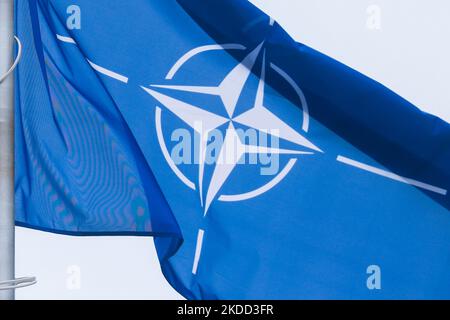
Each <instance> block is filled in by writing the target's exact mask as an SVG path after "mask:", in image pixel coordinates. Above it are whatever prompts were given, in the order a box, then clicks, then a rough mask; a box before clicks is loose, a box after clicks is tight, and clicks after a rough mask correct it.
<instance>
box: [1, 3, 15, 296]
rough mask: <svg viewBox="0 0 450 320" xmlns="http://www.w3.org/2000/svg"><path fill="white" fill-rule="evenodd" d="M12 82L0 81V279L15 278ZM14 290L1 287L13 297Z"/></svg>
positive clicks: (6, 17)
mask: <svg viewBox="0 0 450 320" xmlns="http://www.w3.org/2000/svg"><path fill="white" fill-rule="evenodd" d="M13 2H14V1H13V0H0V76H1V75H4V74H6V73H7V72H8V70H9V69H10V67H11V65H12V64H13V53H14V52H13V41H14V38H13V34H14V27H13V23H14V22H13V21H14V6H13ZM13 93H14V81H13V76H12V75H10V76H9V77H7V78H6V79H4V80H3V81H2V82H1V83H0V282H3V281H11V280H14V278H15V274H14V115H13V111H14V108H13V106H14V94H13ZM13 299H14V289H9V290H0V300H13Z"/></svg>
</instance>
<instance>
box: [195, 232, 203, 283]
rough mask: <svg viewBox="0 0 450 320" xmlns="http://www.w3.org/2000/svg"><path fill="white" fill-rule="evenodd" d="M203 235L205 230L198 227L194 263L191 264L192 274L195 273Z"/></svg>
mask: <svg viewBox="0 0 450 320" xmlns="http://www.w3.org/2000/svg"><path fill="white" fill-rule="evenodd" d="M204 235H205V231H204V230H202V229H199V230H198V235H197V246H196V247H195V257H194V265H193V266H192V274H197V269H198V262H199V260H200V255H201V253H202V247H203V236H204Z"/></svg>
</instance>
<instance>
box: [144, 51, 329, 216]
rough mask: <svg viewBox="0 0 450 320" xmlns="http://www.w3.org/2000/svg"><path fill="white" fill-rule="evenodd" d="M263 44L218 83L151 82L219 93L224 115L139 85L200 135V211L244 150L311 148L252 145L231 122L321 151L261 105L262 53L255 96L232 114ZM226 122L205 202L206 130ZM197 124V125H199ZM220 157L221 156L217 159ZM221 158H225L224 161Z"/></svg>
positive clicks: (276, 151)
mask: <svg viewBox="0 0 450 320" xmlns="http://www.w3.org/2000/svg"><path fill="white" fill-rule="evenodd" d="M262 46H263V44H262V43H261V44H260V45H259V46H258V47H257V48H256V49H254V50H253V51H252V52H251V53H250V54H249V55H247V57H245V58H244V60H243V61H242V62H241V63H239V64H238V65H237V66H236V67H235V68H234V69H233V70H231V72H230V73H229V74H228V75H227V76H226V77H225V79H224V80H223V81H222V82H221V84H220V85H219V86H217V87H210V86H180V85H152V86H151V87H152V88H163V89H171V90H177V91H184V92H193V93H200V94H208V95H216V96H219V97H220V98H221V100H222V102H223V104H224V106H225V109H226V111H227V114H228V117H229V118H225V117H222V116H220V115H217V114H215V113H212V112H209V111H206V110H204V109H201V108H199V107H196V106H194V105H191V104H188V103H186V102H183V101H180V100H178V99H175V98H172V97H170V96H167V95H165V94H162V93H160V92H158V91H155V90H153V89H150V88H145V87H142V88H143V89H144V90H145V91H146V92H147V93H149V94H150V95H151V96H153V97H154V98H155V99H156V100H158V101H159V102H160V103H161V104H163V105H164V106H165V107H166V108H167V109H168V110H170V111H171V112H172V113H174V114H175V115H176V116H177V117H179V118H180V119H181V120H182V121H184V122H185V123H186V124H187V125H188V126H190V127H191V128H192V129H194V130H195V131H196V132H197V133H199V134H200V136H201V139H200V141H201V145H200V147H199V152H200V155H199V160H200V161H199V175H198V186H199V194H200V200H201V204H202V206H204V214H205V215H206V213H207V212H208V209H209V207H210V205H211V203H212V202H213V201H214V199H215V198H216V196H217V194H218V193H219V191H220V189H221V188H222V186H223V185H224V184H225V182H226V181H227V179H228V177H229V176H230V174H231V173H232V171H233V170H234V168H235V167H236V165H237V164H238V163H239V160H240V159H241V157H242V156H243V155H244V154H246V153H257V154H297V155H298V154H312V152H304V151H295V150H286V149H279V148H268V147H263V146H254V145H246V144H243V143H242V142H241V140H240V138H239V136H238V133H237V132H236V130H235V127H234V125H233V123H234V122H235V123H239V124H242V125H245V126H247V127H250V128H253V129H256V130H258V131H261V132H265V133H268V134H270V135H274V136H277V137H279V138H282V139H285V140H287V141H290V142H293V143H295V144H297V145H299V146H302V147H306V148H308V149H311V150H314V151H318V152H322V151H321V150H320V149H319V148H318V147H316V146H315V145H314V144H312V143H311V142H310V141H309V140H307V139H306V138H305V137H303V136H302V135H301V134H299V133H298V132H297V131H295V130H294V129H293V128H291V127H290V126H288V125H287V124H286V123H285V122H283V121H282V120H281V119H280V118H278V117H277V116H275V115H274V114H273V113H271V112H270V111H269V110H268V109H267V108H265V107H264V89H265V54H264V56H263V61H262V69H261V76H260V80H259V84H258V90H257V94H256V100H255V104H254V106H253V108H251V109H250V110H248V111H246V112H244V113H242V114H240V115H238V116H235V115H234V113H235V109H236V106H237V103H238V100H239V98H240V96H241V93H242V91H243V89H244V86H245V84H246V82H247V80H248V78H249V77H250V74H251V72H252V69H253V67H254V65H255V62H256V60H257V58H258V56H259V54H260V52H261V49H262ZM227 122H228V123H229V124H228V129H227V130H226V135H225V138H224V142H223V144H222V147H221V150H220V152H219V156H218V158H217V159H219V161H216V164H215V168H214V170H213V174H212V178H211V181H210V183H209V187H208V190H207V192H206V200H205V204H204V203H203V184H204V183H203V175H204V167H205V156H206V147H207V143H208V135H209V133H210V132H211V131H212V130H214V129H217V128H218V127H220V126H222V125H223V124H225V123H227ZM199 124H200V126H199ZM220 159H222V160H220ZM223 159H226V160H225V161H224V160H223Z"/></svg>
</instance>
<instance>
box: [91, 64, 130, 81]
mask: <svg viewBox="0 0 450 320" xmlns="http://www.w3.org/2000/svg"><path fill="white" fill-rule="evenodd" d="M88 62H89V64H90V65H91V66H92V68H94V69H95V70H97V71H98V72H100V73H102V74H104V75H105V76H108V77H111V78H114V79H116V80H119V81H121V82H123V83H128V78H127V77H125V76H122V75H120V74H118V73H115V72H114V71H111V70H108V69H105V68H103V67H101V66H99V65H97V64H95V63H93V62H92V61H89V60H88Z"/></svg>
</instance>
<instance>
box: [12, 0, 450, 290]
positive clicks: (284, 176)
mask: <svg viewBox="0 0 450 320" xmlns="http://www.w3.org/2000/svg"><path fill="white" fill-rule="evenodd" d="M16 9H17V10H16V20H17V23H16V26H17V27H16V28H17V34H18V36H19V37H20V39H21V40H22V42H23V44H24V48H25V49H24V56H23V60H22V62H21V64H20V67H19V70H18V72H17V77H16V82H17V90H16V159H17V160H16V216H17V218H16V219H17V224H18V225H22V226H25V227H30V228H37V229H41V230H45V231H50V232H59V233H64V234H73V235H102V234H109V235H114V234H115V235H123V234H131V235H152V236H154V237H155V245H156V248H157V251H158V255H159V259H160V262H161V268H162V271H163V273H164V275H165V277H166V278H167V280H168V281H169V282H170V283H171V285H172V286H173V287H174V288H175V289H176V290H178V291H179V292H180V293H181V294H182V295H184V296H185V297H186V298H189V299H216V298H218V299H234V298H235V299H281V298H284V299H301V298H306V299H311V298H326V299H357V298H363V299H385V298H449V297H450V273H449V272H447V269H448V267H449V264H450V215H449V213H450V212H449V211H450V196H449V194H448V190H449V189H450V167H449V165H448V164H449V163H450V125H449V124H448V123H446V122H444V121H443V120H440V119H438V118H436V117H434V116H432V115H429V114H426V113H424V112H422V111H420V110H419V109H418V108H416V107H415V106H413V105H412V104H410V103H409V102H407V101H405V100H404V99H403V98H401V97H399V96H398V95H396V94H395V93H393V92H391V91H390V90H388V89H387V88H385V87H383V86H382V85H380V84H379V83H377V82H375V81H373V80H371V79H369V78H367V77H365V76H364V75H362V74H360V73H358V72H356V71H354V70H352V69H350V68H348V67H346V66H345V65H343V64H340V63H339V62H336V61H335V60H333V59H331V58H329V57H327V56H325V55H323V54H321V53H319V52H317V51H315V50H313V49H311V48H309V47H307V46H305V45H303V44H299V43H296V42H295V41H294V40H293V39H291V38H290V37H289V36H288V35H287V34H286V33H285V32H284V31H283V29H282V28H281V27H280V26H279V25H278V24H277V23H276V22H275V21H274V20H273V19H271V18H270V17H268V16H267V15H265V14H264V13H262V12H261V11H259V10H258V9H257V8H255V7H254V6H253V5H251V4H250V3H249V2H247V1H243V0H215V1H200V0H178V1H176V0H133V1H112V0H96V1H91V0H58V1H56V0H16ZM149 290H152V288H149Z"/></svg>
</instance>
